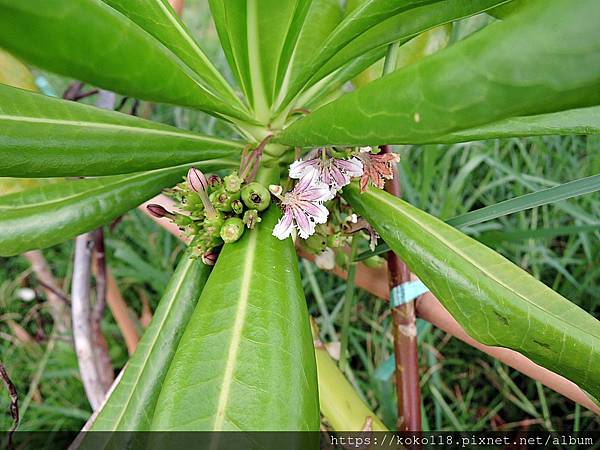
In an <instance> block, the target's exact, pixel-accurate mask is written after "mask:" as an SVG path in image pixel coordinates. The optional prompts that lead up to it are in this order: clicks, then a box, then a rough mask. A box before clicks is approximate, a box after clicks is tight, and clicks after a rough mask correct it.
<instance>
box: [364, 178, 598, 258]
mask: <svg viewBox="0 0 600 450" xmlns="http://www.w3.org/2000/svg"><path fill="white" fill-rule="evenodd" d="M597 191H600V175H593V176H591V177H586V178H581V179H579V180H574V181H569V182H568V183H564V184H560V185H558V186H553V187H550V188H547V189H542V190H539V191H536V192H531V193H529V194H524V195H520V196H518V197H514V198H511V199H508V200H504V201H502V202H499V203H495V204H493V205H489V206H485V207H483V208H479V209H476V210H474V211H469V212H467V213H465V214H461V215H460V216H456V217H453V218H451V219H449V220H447V221H446V223H447V224H448V225H450V226H453V227H457V228H460V227H467V226H470V225H476V224H478V223H483V222H487V221H488V220H493V219H497V218H498V217H503V216H506V215H509V214H514V213H516V212H520V211H526V210H528V209H531V208H536V207H538V206H543V205H549V204H554V203H557V202H561V201H564V200H568V199H570V198H573V197H578V196H580V195H586V194H591V193H593V192H597ZM389 249H390V248H389V246H388V245H387V244H385V243H383V244H380V245H378V246H377V248H376V249H375V250H374V251H373V252H370V251H369V252H364V253H362V254H360V255H359V256H358V258H356V260H357V261H362V260H364V259H367V258H370V257H371V256H374V255H381V254H383V253H386V252H387V251H389Z"/></svg>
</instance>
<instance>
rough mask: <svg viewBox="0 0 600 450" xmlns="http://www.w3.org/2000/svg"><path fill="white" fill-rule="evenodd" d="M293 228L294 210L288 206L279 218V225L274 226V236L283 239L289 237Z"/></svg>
mask: <svg viewBox="0 0 600 450" xmlns="http://www.w3.org/2000/svg"><path fill="white" fill-rule="evenodd" d="M293 228H294V227H293V220H292V211H291V209H290V208H289V207H286V208H285V210H284V212H283V216H282V217H281V219H279V222H277V225H275V227H273V236H275V237H276V238H277V239H281V240H284V239H287V237H288V236H289V235H290V234H292V229H293Z"/></svg>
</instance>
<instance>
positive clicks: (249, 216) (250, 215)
mask: <svg viewBox="0 0 600 450" xmlns="http://www.w3.org/2000/svg"><path fill="white" fill-rule="evenodd" d="M243 220H244V224H245V225H246V226H247V227H248V228H249V229H250V230H254V227H255V226H256V224H257V223H259V222H261V221H262V219H261V218H260V217H259V216H258V211H257V210H255V209H251V210H249V211H246V212H245V213H244V219H243Z"/></svg>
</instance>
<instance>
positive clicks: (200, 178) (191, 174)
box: [187, 167, 208, 193]
mask: <svg viewBox="0 0 600 450" xmlns="http://www.w3.org/2000/svg"><path fill="white" fill-rule="evenodd" d="M187 185H188V187H189V188H190V189H191V190H192V191H194V192H198V193H200V192H201V191H204V192H206V191H207V190H208V181H207V180H206V177H205V176H204V174H203V173H202V172H200V171H199V170H198V169H196V168H195V167H192V168H191V169H190V170H188V175H187Z"/></svg>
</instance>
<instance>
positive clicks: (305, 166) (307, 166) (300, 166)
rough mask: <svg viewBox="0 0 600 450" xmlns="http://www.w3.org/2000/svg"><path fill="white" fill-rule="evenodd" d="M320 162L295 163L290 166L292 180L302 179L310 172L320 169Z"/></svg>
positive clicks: (300, 161)
mask: <svg viewBox="0 0 600 450" xmlns="http://www.w3.org/2000/svg"><path fill="white" fill-rule="evenodd" d="M318 164H319V160H314V159H312V160H307V161H302V160H299V161H294V162H293V163H292V164H291V165H290V178H295V179H300V178H302V177H303V176H304V175H306V174H307V173H308V172H309V171H313V170H315V169H316V168H317V167H318Z"/></svg>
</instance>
